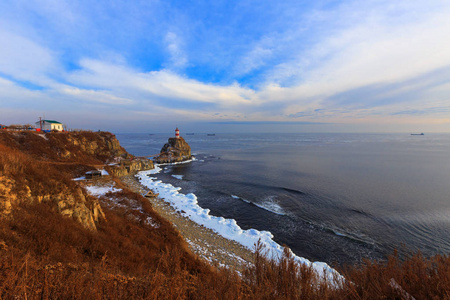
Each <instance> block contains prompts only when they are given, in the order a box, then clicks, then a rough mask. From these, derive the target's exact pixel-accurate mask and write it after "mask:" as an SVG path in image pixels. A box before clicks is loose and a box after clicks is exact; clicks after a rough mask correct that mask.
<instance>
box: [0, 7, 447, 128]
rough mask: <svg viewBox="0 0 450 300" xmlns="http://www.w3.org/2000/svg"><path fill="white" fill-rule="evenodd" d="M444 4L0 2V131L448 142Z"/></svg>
mask: <svg viewBox="0 0 450 300" xmlns="http://www.w3.org/2000/svg"><path fill="white" fill-rule="evenodd" d="M449 16H450V2H449V1H437V0H427V1H415V0H405V1H402V0H398V1H392V0H389V1H385V0H379V1H372V0H365V1H360V0H358V1H351V0H348V1H326V0H323V1H322V0H316V1H302V0H295V1H291V0H284V1H278V0H271V1H264V0H259V1H247V0H241V1H233V0H227V1H225V0H224V1H222V0H215V1H204V0H199V1H187V0H183V1H171V0H164V1H158V0H145V1H138V0H136V1H130V0H128V1H119V0H117V1H109V0H108V1H92V0H89V1H84V0H79V1H73V0H71V1H64V0H13V1H9V0H0V123H1V124H7V125H8V124H26V123H34V122H35V121H37V120H38V119H39V117H44V118H46V119H50V120H57V121H60V122H63V123H65V124H66V125H67V126H68V127H69V128H73V129H76V128H79V129H92V130H97V129H99V130H109V131H112V132H116V133H124V132H150V133H153V132H166V131H172V130H173V129H174V127H175V126H178V127H180V129H181V132H183V131H184V132H258V131H259V132H450V38H449V37H450V18H449Z"/></svg>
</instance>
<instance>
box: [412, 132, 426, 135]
mask: <svg viewBox="0 0 450 300" xmlns="http://www.w3.org/2000/svg"><path fill="white" fill-rule="evenodd" d="M411 135H425V134H424V133H423V132H422V133H411Z"/></svg>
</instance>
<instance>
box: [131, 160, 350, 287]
mask: <svg viewBox="0 0 450 300" xmlns="http://www.w3.org/2000/svg"><path fill="white" fill-rule="evenodd" d="M165 165H167V164H165ZM161 170H162V168H161V167H160V165H158V164H156V165H155V168H154V169H152V170H148V171H141V172H138V173H137V174H136V177H137V178H138V179H139V181H140V183H141V184H142V185H144V186H146V187H147V188H149V189H151V190H153V191H154V192H155V193H158V194H159V197H160V198H161V199H163V200H164V201H165V202H167V203H169V204H170V205H171V206H172V207H173V208H174V209H175V210H177V211H181V212H182V215H183V216H185V217H188V218H189V219H191V220H192V221H194V222H195V223H197V224H199V225H203V226H204V227H207V228H209V229H211V230H213V231H214V232H216V233H217V234H219V235H221V236H223V237H224V238H226V239H229V240H233V241H236V242H238V243H239V244H241V245H243V246H244V247H247V248H248V249H250V250H251V251H254V250H255V247H254V246H255V245H256V243H257V242H258V241H260V243H261V244H262V245H263V246H264V248H265V250H267V251H268V255H269V257H274V258H276V259H280V258H281V257H282V254H283V247H282V246H281V245H279V244H278V243H276V242H275V241H274V240H273V234H272V233H271V232H269V231H265V230H263V231H259V230H256V229H253V228H251V229H247V230H243V229H242V228H241V227H240V226H239V225H238V224H237V223H236V220H234V219H225V218H223V217H216V216H213V215H210V214H209V212H210V210H209V209H205V208H202V207H200V206H199V205H198V201H197V196H196V195H195V194H193V193H189V194H183V193H180V192H179V191H180V190H181V187H175V186H173V185H171V184H170V183H164V182H162V181H161V180H158V179H157V178H156V177H153V176H152V175H155V174H158V173H159V172H161ZM290 251H291V250H290ZM291 254H292V256H293V257H294V260H295V261H297V262H298V263H300V264H305V265H308V266H312V268H313V269H314V270H315V271H316V272H317V274H318V275H319V276H320V277H323V276H326V278H327V279H328V281H329V282H331V283H333V282H334V283H336V284H338V283H339V282H342V281H344V278H343V277H342V276H341V275H340V274H339V273H338V272H337V271H336V270H335V269H333V268H331V267H330V266H329V265H328V264H326V263H324V262H311V261H309V260H308V259H306V258H304V257H300V256H297V255H295V254H294V253H293V252H292V251H291ZM336 279H337V281H338V282H336Z"/></svg>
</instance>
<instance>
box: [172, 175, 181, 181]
mask: <svg viewBox="0 0 450 300" xmlns="http://www.w3.org/2000/svg"><path fill="white" fill-rule="evenodd" d="M172 177H174V178H176V179H179V180H182V179H183V177H184V176H183V175H172Z"/></svg>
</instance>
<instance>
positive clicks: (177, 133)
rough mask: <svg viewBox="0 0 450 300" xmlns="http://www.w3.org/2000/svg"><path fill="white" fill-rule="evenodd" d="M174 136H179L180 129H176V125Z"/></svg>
mask: <svg viewBox="0 0 450 300" xmlns="http://www.w3.org/2000/svg"><path fill="white" fill-rule="evenodd" d="M175 137H176V138H177V139H179V138H180V130H179V129H178V127H177V129H175Z"/></svg>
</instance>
